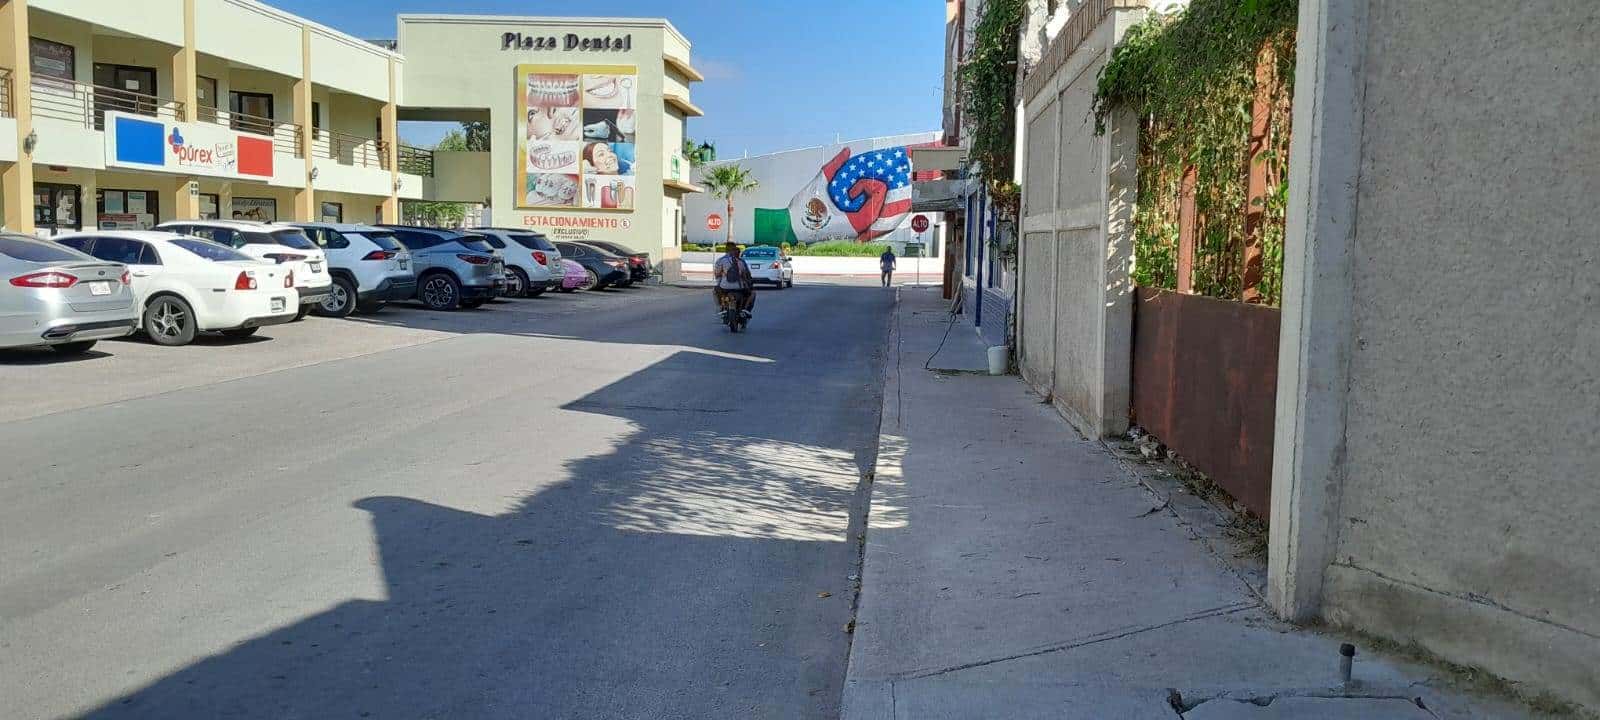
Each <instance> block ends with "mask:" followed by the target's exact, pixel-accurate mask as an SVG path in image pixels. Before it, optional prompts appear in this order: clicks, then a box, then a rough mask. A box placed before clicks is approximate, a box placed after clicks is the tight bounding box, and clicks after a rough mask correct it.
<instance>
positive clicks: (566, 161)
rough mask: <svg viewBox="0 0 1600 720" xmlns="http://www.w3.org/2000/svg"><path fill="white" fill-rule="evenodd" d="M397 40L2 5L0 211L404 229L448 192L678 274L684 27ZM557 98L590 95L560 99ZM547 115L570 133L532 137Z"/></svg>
mask: <svg viewBox="0 0 1600 720" xmlns="http://www.w3.org/2000/svg"><path fill="white" fill-rule="evenodd" d="M399 32H400V35H399V41H398V43H396V44H395V45H394V46H393V47H397V48H398V50H396V49H391V46H386V45H385V44H377V43H373V42H368V41H364V40H360V39H357V38H354V37H351V36H349V35H345V34H343V33H340V32H338V31H336V30H333V29H331V28H328V27H325V26H322V25H319V24H317V23H314V22H311V21H308V20H305V19H303V18H300V17H297V16H294V15H291V14H289V13H285V12H283V11H280V10H277V9H275V8H272V7H270V6H268V5H265V4H262V3H259V2H255V1H254V0H140V2H120V3H115V2H99V1H95V0H6V1H5V2H3V3H0V168H3V174H0V208H3V213H4V225H5V227H6V229H8V230H13V231H18V232H25V233H38V234H42V235H49V234H54V233H58V232H64V231H70V230H79V229H87V228H95V227H103V228H104V227H116V228H131V227H149V226H152V225H154V224H156V223H159V222H163V221H166V220H173V219H190V218H199V217H223V218H228V217H242V218H250V219H262V220H337V221H343V222H395V221H396V220H397V219H398V217H399V204H400V202H401V201H402V200H450V201H460V202H467V203H481V204H486V205H488V206H490V208H491V210H490V215H491V217H492V220H493V221H494V222H495V223H496V224H500V225H506V224H511V225H519V226H526V227H532V228H537V229H541V230H544V231H546V232H549V233H550V234H551V235H552V236H554V237H558V238H559V237H567V238H573V239H581V238H591V239H606V240H614V241H616V242H621V243H624V244H626V245H628V246H630V247H634V248H636V249H638V250H641V251H649V252H650V253H651V255H652V257H653V258H655V260H656V261H657V263H658V264H661V265H662V266H663V269H665V270H668V271H669V272H670V271H675V268H676V262H675V261H676V257H677V242H676V240H677V237H678V236H679V232H678V228H679V227H681V222H682V220H681V217H682V211H681V197H682V195H683V193H686V192H691V191H693V190H694V188H693V187H692V186H690V185H689V184H688V183H687V182H686V180H687V178H688V167H687V164H686V163H685V162H684V161H683V159H682V158H681V157H680V156H679V155H678V149H679V148H680V147H681V145H682V137H683V124H684V119H685V118H687V117H690V116H694V115H699V114H700V111H699V109H698V108H696V107H695V106H694V105H693V104H692V103H691V102H690V101H689V83H691V82H694V81H698V80H700V79H701V77H700V75H699V74H698V73H696V72H695V71H694V69H693V68H692V67H691V66H690V65H689V60H688V59H689V43H688V41H687V40H685V39H684V37H683V36H682V35H681V34H680V33H678V31H677V30H676V29H675V28H673V27H672V26H671V25H670V24H669V23H667V22H666V21H664V20H638V19H626V20H609V19H591V18H582V19H578V18H569V19H552V18H513V17H489V16H442V15H415V16H403V17H401V18H400V22H399ZM403 53H412V56H411V57H407V56H406V55H405V54H403ZM546 81H549V82H548V83H546ZM540 83H546V84H544V85H541V84H540ZM552 83H553V84H552ZM547 87H548V88H554V89H555V90H558V91H561V92H560V93H558V95H557V96H549V95H540V94H539V91H541V90H542V89H546V88H547ZM567 90H571V91H572V93H573V94H576V93H579V92H581V93H582V94H581V95H576V96H573V97H570V99H571V101H572V102H571V104H570V105H566V106H563V105H560V104H559V102H560V101H564V100H566V99H569V95H568V94H567V93H566V91H567ZM408 98H409V99H408ZM530 110H537V111H539V113H531V112H529V111H530ZM541 114H542V117H536V115H541ZM553 117H559V118H560V119H561V121H562V124H563V130H564V134H562V135H560V136H559V137H555V136H552V137H543V136H542V135H539V134H538V133H535V132H533V130H540V131H542V132H546V134H548V131H547V130H546V124H545V123H546V121H548V120H549V119H550V118H553ZM586 118H588V119H590V122H588V123H583V121H584V120H585V119H586ZM401 119H417V120H487V121H489V122H490V127H491V133H492V140H491V143H492V145H493V147H494V148H495V149H496V150H497V151H498V150H501V149H502V148H503V151H501V152H495V153H440V154H438V155H435V154H434V153H433V152H431V151H429V150H425V149H418V148H409V147H405V146H403V145H401V144H400V143H398V142H397V140H396V139H397V138H398V124H397V123H398V122H399V121H400V120H401ZM530 126H532V127H530ZM530 140H538V142H535V143H530V142H528V141H530ZM530 187H531V188H534V189H537V190H538V191H540V192H542V193H544V194H540V195H530V190H529V188H530ZM519 188H520V189H519ZM536 200H537V202H536Z"/></svg>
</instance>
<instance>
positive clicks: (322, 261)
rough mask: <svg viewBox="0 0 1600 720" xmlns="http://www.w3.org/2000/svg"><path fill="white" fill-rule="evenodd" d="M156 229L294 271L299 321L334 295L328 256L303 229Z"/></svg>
mask: <svg viewBox="0 0 1600 720" xmlns="http://www.w3.org/2000/svg"><path fill="white" fill-rule="evenodd" d="M156 229H157V230H165V231H167V232H175V233H178V234H180V235H193V236H195V237H199V238H204V239H206V240H211V241H214V242H218V243H221V244H223V245H227V246H228V247H231V248H233V249H235V250H238V251H239V252H242V253H244V254H246V255H249V256H250V257H253V258H256V259H257V260H265V261H267V262H273V263H277V264H279V265H283V266H284V267H285V268H287V269H288V270H291V271H293V272H294V280H295V290H296V291H297V292H298V293H299V295H300V299H299V301H298V305H299V312H297V313H296V314H295V317H294V319H296V320H299V319H300V318H303V317H305V316H306V313H308V312H310V311H311V309H312V308H313V307H316V306H317V305H318V304H320V303H321V302H322V300H323V298H326V297H327V296H328V294H329V293H331V292H333V276H332V275H330V274H328V257H327V254H326V253H323V252H322V250H321V248H318V247H317V246H316V244H315V243H313V242H311V239H310V238H308V237H306V234H305V233H304V232H302V231H301V230H300V228H297V227H292V226H289V225H273V224H270V223H260V222H252V221H249V220H171V221H168V222H164V223H161V224H160V225H157V226H156Z"/></svg>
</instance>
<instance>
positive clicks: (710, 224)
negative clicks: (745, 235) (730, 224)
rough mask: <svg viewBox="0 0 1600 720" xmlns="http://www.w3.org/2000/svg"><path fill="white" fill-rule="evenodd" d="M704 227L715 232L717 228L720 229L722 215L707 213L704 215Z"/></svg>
mask: <svg viewBox="0 0 1600 720" xmlns="http://www.w3.org/2000/svg"><path fill="white" fill-rule="evenodd" d="M706 229H707V230H711V231H713V232H715V231H717V230H721V229H722V216H721V215H718V214H716V213H711V214H710V215H707V216H706Z"/></svg>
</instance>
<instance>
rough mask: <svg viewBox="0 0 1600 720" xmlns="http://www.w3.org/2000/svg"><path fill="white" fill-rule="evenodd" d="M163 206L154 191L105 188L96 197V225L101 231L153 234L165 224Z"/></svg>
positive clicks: (159, 197)
mask: <svg viewBox="0 0 1600 720" xmlns="http://www.w3.org/2000/svg"><path fill="white" fill-rule="evenodd" d="M160 202H161V196H160V195H159V194H157V193H156V191H154V190H117V189H112V188H102V189H100V190H99V191H97V192H96V193H95V211H96V213H97V215H96V217H95V225H96V227H98V228H100V229H101V230H149V229H150V228H153V227H155V226H156V223H158V222H161V212H160V210H161V208H160Z"/></svg>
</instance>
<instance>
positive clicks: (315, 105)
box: [311, 100, 322, 138]
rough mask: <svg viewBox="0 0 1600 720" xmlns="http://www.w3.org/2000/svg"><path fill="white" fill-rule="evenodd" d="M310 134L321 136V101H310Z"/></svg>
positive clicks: (316, 136)
mask: <svg viewBox="0 0 1600 720" xmlns="http://www.w3.org/2000/svg"><path fill="white" fill-rule="evenodd" d="M311 136H312V137H315V138H321V137H322V103H319V102H317V101H315V100H312V101H311Z"/></svg>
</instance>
